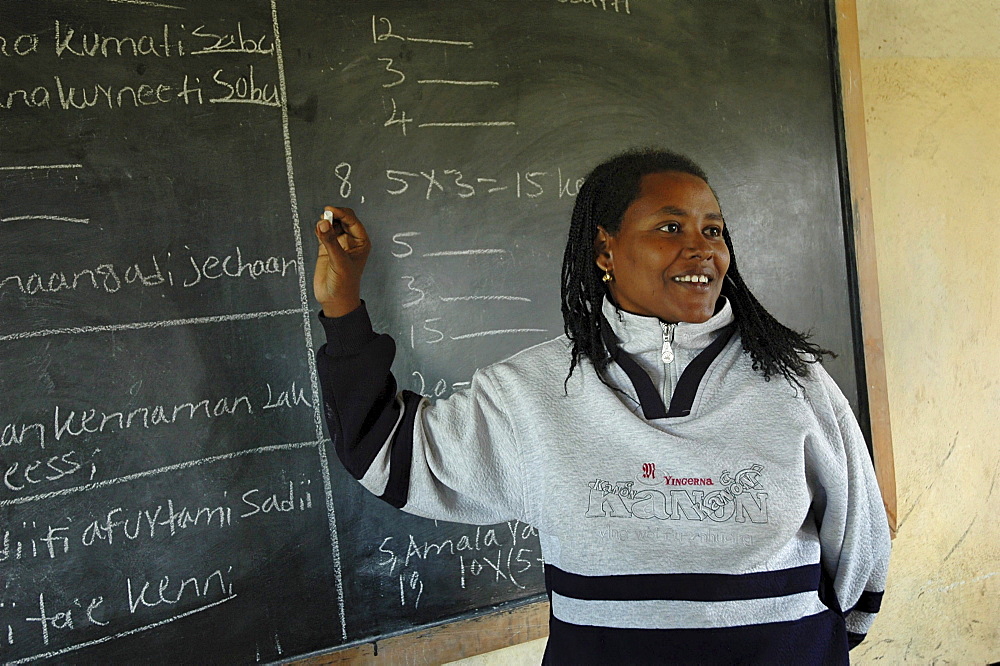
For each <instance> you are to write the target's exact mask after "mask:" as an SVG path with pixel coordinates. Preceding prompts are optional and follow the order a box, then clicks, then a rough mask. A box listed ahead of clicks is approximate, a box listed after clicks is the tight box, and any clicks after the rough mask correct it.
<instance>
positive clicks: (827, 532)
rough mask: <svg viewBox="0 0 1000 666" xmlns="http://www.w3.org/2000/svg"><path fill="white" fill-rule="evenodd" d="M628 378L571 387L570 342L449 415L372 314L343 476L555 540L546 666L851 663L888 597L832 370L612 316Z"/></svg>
mask: <svg viewBox="0 0 1000 666" xmlns="http://www.w3.org/2000/svg"><path fill="white" fill-rule="evenodd" d="M604 315H605V318H606V319H607V321H608V322H609V323H610V330H611V331H612V332H613V335H609V336H608V337H607V339H606V342H607V344H608V349H609V352H611V354H612V358H613V359H614V360H613V362H612V363H611V364H610V365H609V366H608V368H607V369H606V371H605V372H604V380H605V381H602V378H601V377H599V376H598V374H597V372H596V370H595V369H594V367H593V366H592V365H591V364H590V363H589V362H587V361H586V360H585V359H584V360H583V361H582V362H581V367H579V368H578V369H577V370H576V371H575V372H574V374H573V375H572V377H571V378H570V379H569V381H568V382H567V383H566V384H565V386H564V381H565V380H566V374H567V371H568V369H569V364H570V348H571V347H570V343H569V341H568V340H567V339H566V338H565V337H560V338H557V339H555V340H551V341H549V342H545V343H542V344H540V345H537V346H534V347H531V348H529V349H526V350H524V351H522V352H520V353H518V354H516V355H514V356H512V357H511V358H509V359H507V360H505V361H501V362H499V363H496V364H494V365H492V366H489V367H487V368H485V369H482V370H480V371H477V372H476V373H475V375H474V377H473V380H472V384H471V386H470V387H469V388H468V389H466V390H464V391H461V392H459V393H456V394H454V395H452V396H451V397H449V398H448V399H446V400H439V401H436V402H431V401H429V400H428V399H426V398H423V397H421V396H417V395H415V394H413V393H410V392H408V391H403V392H401V393H398V394H397V392H396V385H395V380H394V379H393V378H392V375H391V373H390V372H389V369H390V366H391V362H392V357H393V354H394V344H393V342H392V339H391V338H389V337H388V336H385V335H381V336H380V335H376V334H375V333H374V332H373V331H372V330H371V324H370V323H369V320H368V317H367V313H366V312H365V310H364V307H362V308H359V309H358V310H356V311H355V312H353V313H351V314H349V315H346V316H344V317H340V318H337V319H326V318H322V321H323V324H324V326H325V328H326V331H327V337H328V343H327V344H326V345H325V346H324V347H323V348H322V349H321V350H320V352H319V354H318V356H317V358H318V368H319V371H320V377H321V380H322V384H323V390H324V397H325V402H326V416H327V422H328V425H329V428H330V431H331V436H332V438H333V439H334V442H335V446H336V449H337V452H338V455H339V456H340V458H341V460H342V461H343V463H344V465H345V466H346V468H347V469H348V470H349V471H350V472H351V473H352V474H353V475H354V476H355V477H356V478H358V479H359V480H360V481H361V483H362V484H363V485H364V486H365V487H366V488H367V489H368V490H370V491H371V492H373V493H375V494H376V495H379V496H381V497H382V498H383V499H385V500H386V501H388V502H390V503H391V504H393V505H395V506H397V507H400V508H402V509H403V510H404V511H408V512H410V513H414V514H417V515H420V516H425V517H429V518H436V519H442V520H451V521H456V522H467V523H476V524H490V523H497V522H501V521H505V520H521V521H524V522H528V523H531V524H533V525H534V526H535V527H536V528H537V529H538V531H539V539H540V541H541V545H542V550H543V555H544V559H545V563H546V587H547V589H548V593H549V598H550V600H551V619H550V638H549V644H548V647H547V651H546V661H547V662H552V663H557V662H566V663H570V662H572V663H592V662H597V661H606V660H608V659H615V660H618V661H621V660H624V661H625V662H627V663H642V662H649V663H663V662H664V661H672V662H693V663H762V662H773V661H777V660H780V661H786V662H794V663H843V662H846V661H847V650H848V647H849V646H851V647H853V645H855V644H857V643H858V642H860V640H861V639H863V638H864V634H865V633H866V632H867V630H868V627H869V626H870V624H871V622H872V619H873V618H874V613H875V612H877V610H878V607H879V604H880V601H881V596H882V591H883V588H884V585H885V577H886V570H887V564H888V556H889V535H888V527H887V521H886V517H885V512H884V509H883V506H882V500H881V496H880V493H879V489H878V486H877V484H876V481H875V475H874V471H873V468H872V463H871V459H870V458H869V455H868V451H867V448H866V445H865V442H864V439H863V437H862V434H861V431H860V429H859V428H858V425H857V422H856V420H855V418H854V415H853V413H852V412H851V409H850V406H849V405H848V402H847V400H846V398H845V397H844V396H843V394H842V393H841V391H840V390H839V389H838V387H837V386H836V384H835V383H834V382H833V380H832V379H831V378H830V376H829V375H828V374H827V373H826V371H825V370H824V369H823V368H822V366H820V365H819V364H812V365H810V369H811V371H810V374H809V376H808V377H804V378H802V379H801V384H802V386H801V387H796V386H792V385H791V384H790V383H788V382H787V381H785V380H783V379H781V378H777V379H772V380H771V381H765V380H764V378H763V376H762V375H761V374H760V373H759V372H757V371H754V370H753V369H752V368H751V362H750V359H749V357H748V356H747V355H746V354H745V353H743V350H742V346H741V344H740V337H739V334H738V333H736V332H735V326H734V325H733V314H732V310H731V308H730V306H729V304H728V303H723V306H722V307H721V308H720V310H719V311H718V312H717V314H716V315H715V316H714V317H712V318H711V319H710V320H709V321H707V322H705V323H703V324H687V323H681V324H676V325H665V324H662V323H661V322H659V321H658V320H656V319H655V318H650V317H641V316H638V315H632V314H629V313H625V312H619V311H617V310H616V309H615V308H614V307H613V306H612V305H611V304H610V303H608V302H605V306H604Z"/></svg>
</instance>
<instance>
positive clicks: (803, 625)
mask: <svg viewBox="0 0 1000 666" xmlns="http://www.w3.org/2000/svg"><path fill="white" fill-rule="evenodd" d="M752 620H753V618H747V621H748V622H749V621H752ZM847 651H848V642H847V632H846V631H845V629H844V619H843V618H842V617H840V616H839V615H837V614H836V613H834V612H833V611H824V612H822V613H817V614H815V615H809V616H806V617H803V618H800V619H798V620H791V621H787V622H768V623H764V624H750V625H743V626H738V627H724V628H716V629H609V628H607V627H594V626H585V625H577V624H571V623H569V622H563V621H562V620H560V619H558V618H556V617H554V616H550V617H549V639H548V643H547V645H546V647H545V656H544V658H543V660H542V663H543V664H574V665H576V664H796V666H799V665H812V664H815V665H823V666H825V665H827V664H847V663H848V661H849V660H848V656H847Z"/></svg>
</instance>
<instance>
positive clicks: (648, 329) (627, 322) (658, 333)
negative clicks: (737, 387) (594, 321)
mask: <svg viewBox="0 0 1000 666" xmlns="http://www.w3.org/2000/svg"><path fill="white" fill-rule="evenodd" d="M720 300H721V301H722V307H721V308H719V311H718V312H716V313H715V314H714V315H712V317H711V318H710V319H709V320H708V321H705V322H702V323H700V324H691V323H687V322H680V323H679V324H677V327H676V328H675V329H674V338H673V343H672V344H673V345H674V346H675V347H679V348H684V349H704V348H705V347H707V346H708V345H709V344H711V343H712V341H713V340H714V339H715V338H716V337H717V335H718V331H719V330H720V329H723V328H725V327H726V326H728V325H729V324H731V323H733V321H734V317H733V308H732V305H731V304H730V303H729V299H727V298H726V297H725V296H721V297H720ZM601 311H602V312H603V314H604V318H605V319H606V320H607V321H608V323H609V324H610V325H611V330H612V331H614V333H615V336H616V337H617V338H618V346H619V347H621V349H622V351H624V352H627V353H629V354H632V355H642V354H646V353H649V352H654V351H655V352H656V353H657V354H658V353H659V350H660V345H661V344H662V343H663V328H662V327H661V325H660V320H659V319H657V318H656V317H646V316H643V315H637V314H632V313H631V312H626V311H625V310H620V309H618V308H617V307H616V306H615V305H614V304H613V303H612V302H611V300H610V299H609V298H608V297H607V296H605V297H604V304H603V305H602V307H601Z"/></svg>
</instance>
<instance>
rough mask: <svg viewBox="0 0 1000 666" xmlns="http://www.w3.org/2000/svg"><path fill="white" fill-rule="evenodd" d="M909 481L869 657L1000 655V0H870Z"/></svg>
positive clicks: (892, 325) (881, 201) (900, 446)
mask: <svg viewBox="0 0 1000 666" xmlns="http://www.w3.org/2000/svg"><path fill="white" fill-rule="evenodd" d="M858 14H859V15H858V23H859V30H860V36H861V56H862V85H863V87H864V96H865V124H866V129H867V134H868V152H869V165H870V168H871V185H872V206H873V209H874V211H873V212H874V218H875V240H876V244H877V249H878V269H879V280H880V290H879V291H880V295H881V300H882V322H883V333H884V336H885V355H886V374H887V377H888V388H889V402H890V409H891V415H892V434H893V441H894V451H895V458H896V483H897V490H898V494H899V505H898V516H899V532H898V536H897V538H896V541H895V543H894V545H893V560H892V564H891V565H890V567H891V568H890V572H889V584H888V586H887V592H886V598H885V602H884V605H883V610H882V613H881V614H880V617H879V619H878V620H877V621H876V624H875V626H874V628H873V630H872V632H871V634H870V635H869V638H868V640H867V641H866V642H865V643H864V644H863V645H861V646H859V647H858V648H857V649H856V650H855V653H856V656H857V661H858V662H859V663H873V662H875V660H881V661H882V663H886V662H887V663H900V662H904V661H905V662H907V663H916V664H923V663H931V662H936V661H940V662H951V663H961V664H975V663H980V664H983V663H989V662H993V661H997V660H1000V528H998V520H997V516H998V514H1000V484H998V483H997V477H998V474H1000V445H998V444H1000V438H998V434H1000V432H998V431H1000V249H998V248H1000V225H998V224H997V220H996V218H997V215H998V208H1000V3H998V2H996V1H995V0H980V1H978V2H972V1H970V0H951V1H947V2H946V1H942V0H920V1H919V2H918V1H914V0H909V1H904V0H859V2H858Z"/></svg>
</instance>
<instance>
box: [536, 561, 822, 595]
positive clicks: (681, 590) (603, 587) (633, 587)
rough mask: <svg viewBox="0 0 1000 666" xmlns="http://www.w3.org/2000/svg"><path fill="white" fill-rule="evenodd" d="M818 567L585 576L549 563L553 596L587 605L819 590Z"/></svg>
mask: <svg viewBox="0 0 1000 666" xmlns="http://www.w3.org/2000/svg"><path fill="white" fill-rule="evenodd" d="M820 572H821V569H820V565H819V564H807V565H804V566H801V567H793V568H790V569H779V570H777V571H760V572H756V573H748V574H716V573H671V574H626V575H613V576H582V575H580V574H575V573H570V572H568V571H563V570H562V569H559V568H558V567H555V566H553V565H551V564H546V565H545V574H546V576H545V580H546V584H547V586H548V587H549V589H550V590H551V591H552V592H555V593H557V594H560V595H562V596H564V597H571V598H573V599H582V600H586V601H658V600H675V601H737V600H742V599H763V598H767V597H784V596H788V595H791V594H799V593H801V592H815V591H817V590H818V589H819V585H820Z"/></svg>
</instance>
